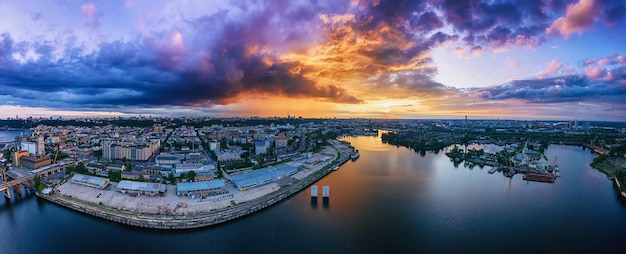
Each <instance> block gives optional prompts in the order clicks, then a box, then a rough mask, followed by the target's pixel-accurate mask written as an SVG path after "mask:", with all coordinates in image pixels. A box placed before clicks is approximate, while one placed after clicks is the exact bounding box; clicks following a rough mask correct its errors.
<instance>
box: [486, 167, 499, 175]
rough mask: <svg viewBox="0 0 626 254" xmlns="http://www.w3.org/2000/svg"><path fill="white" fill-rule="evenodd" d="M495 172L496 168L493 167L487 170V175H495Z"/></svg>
mask: <svg viewBox="0 0 626 254" xmlns="http://www.w3.org/2000/svg"><path fill="white" fill-rule="evenodd" d="M496 170H498V168H496V167H493V168H491V169H489V171H488V173H489V174H493V173H495V172H496Z"/></svg>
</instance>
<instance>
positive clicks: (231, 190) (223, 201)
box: [58, 147, 348, 214]
mask: <svg viewBox="0 0 626 254" xmlns="http://www.w3.org/2000/svg"><path fill="white" fill-rule="evenodd" d="M343 149H348V148H343ZM336 156H337V151H336V150H335V149H334V148H332V147H327V148H326V149H325V150H323V151H322V152H321V153H319V154H315V155H313V156H312V157H311V158H309V159H306V160H302V161H298V162H299V163H302V164H303V165H304V168H303V169H302V170H301V171H299V172H298V173H296V174H294V175H293V176H292V177H293V178H295V179H298V180H300V179H303V178H305V177H306V176H308V175H310V174H311V173H313V172H316V171H317V170H319V169H321V168H322V167H324V166H325V165H328V164H329V163H330V162H332V161H333V160H335V158H336ZM116 189H117V183H111V184H110V185H109V186H108V187H107V188H106V189H104V190H100V189H96V188H92V187H87V186H83V185H79V184H74V183H71V182H67V183H65V184H63V185H61V186H60V187H59V188H58V191H59V192H60V194H62V195H66V196H71V197H73V198H77V199H80V200H83V201H87V202H90V203H94V204H100V203H101V204H103V205H105V206H108V207H112V208H116V209H120V210H126V211H133V212H138V213H151V214H159V213H160V214H191V213H197V212H202V211H210V210H214V209H220V208H225V207H228V206H230V205H232V202H236V203H241V202H245V201H250V200H253V199H256V198H259V197H261V196H264V195H266V194H268V193H271V192H273V191H276V190H278V189H280V185H279V184H278V183H270V184H267V185H263V186H260V187H256V188H252V189H249V190H246V191H239V190H238V189H237V188H235V187H234V186H233V184H232V183H229V182H227V183H226V190H227V191H228V193H226V194H222V195H218V196H211V197H208V198H207V199H199V198H191V197H179V196H177V195H176V186H175V185H168V186H167V192H166V194H165V196H163V197H161V196H137V197H132V196H130V195H128V194H122V193H119V192H116V191H115V190H116Z"/></svg>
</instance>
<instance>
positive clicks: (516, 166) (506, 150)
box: [446, 142, 561, 183]
mask: <svg viewBox="0 0 626 254" xmlns="http://www.w3.org/2000/svg"><path fill="white" fill-rule="evenodd" d="M530 147H535V145H531V146H530ZM446 155H447V156H448V157H450V159H451V160H452V161H454V162H455V163H460V162H462V161H463V162H464V164H465V165H470V166H474V165H478V166H480V167H485V166H488V167H490V169H489V170H488V171H487V172H488V173H489V174H494V173H496V172H502V174H503V175H504V176H506V177H508V178H512V177H513V176H515V175H516V174H523V177H522V179H524V180H526V181H535V182H544V183H554V182H555V180H556V178H558V177H560V176H561V171H560V169H559V167H558V165H557V164H556V163H557V161H558V157H555V158H554V159H553V160H552V161H551V162H549V161H548V160H547V157H546V156H545V155H544V154H543V153H541V152H539V151H536V150H533V149H532V148H529V144H528V142H524V145H523V146H520V145H517V144H511V145H505V146H503V147H502V148H501V149H500V150H499V151H497V152H495V153H488V152H485V151H484V150H483V149H480V150H477V149H475V148H472V149H467V147H466V148H465V149H464V150H461V149H459V148H458V146H454V148H452V149H451V150H450V151H449V152H448V153H446Z"/></svg>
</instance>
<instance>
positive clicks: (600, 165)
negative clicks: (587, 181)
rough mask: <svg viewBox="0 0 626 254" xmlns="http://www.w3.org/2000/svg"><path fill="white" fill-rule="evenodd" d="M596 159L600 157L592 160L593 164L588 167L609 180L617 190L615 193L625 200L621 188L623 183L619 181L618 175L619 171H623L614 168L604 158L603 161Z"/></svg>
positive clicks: (625, 194) (625, 196)
mask: <svg viewBox="0 0 626 254" xmlns="http://www.w3.org/2000/svg"><path fill="white" fill-rule="evenodd" d="M598 158H600V157H596V159H594V162H592V163H591V164H589V166H591V167H592V168H594V169H595V170H598V171H600V172H601V173H603V174H605V175H606V176H607V177H608V178H609V180H611V182H613V186H615V188H616V189H617V192H618V193H619V194H620V197H621V198H622V199H624V200H626V192H625V191H624V189H623V188H622V186H623V184H624V183H623V181H621V179H620V177H619V176H620V175H622V174H619V173H618V172H620V171H622V172H623V169H620V168H618V167H615V166H614V165H613V164H612V163H610V162H609V161H608V160H609V159H607V158H606V157H604V158H603V159H598Z"/></svg>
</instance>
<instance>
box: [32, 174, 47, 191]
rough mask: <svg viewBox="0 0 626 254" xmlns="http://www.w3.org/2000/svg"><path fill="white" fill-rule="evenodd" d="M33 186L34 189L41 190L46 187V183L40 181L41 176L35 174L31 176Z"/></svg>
mask: <svg viewBox="0 0 626 254" xmlns="http://www.w3.org/2000/svg"><path fill="white" fill-rule="evenodd" d="M33 187H35V190H36V191H38V192H41V191H42V190H43V189H44V188H45V187H46V185H45V184H44V183H43V182H41V178H40V177H39V176H38V175H35V176H34V177H33Z"/></svg>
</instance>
